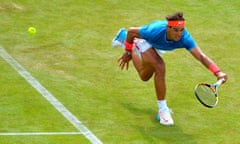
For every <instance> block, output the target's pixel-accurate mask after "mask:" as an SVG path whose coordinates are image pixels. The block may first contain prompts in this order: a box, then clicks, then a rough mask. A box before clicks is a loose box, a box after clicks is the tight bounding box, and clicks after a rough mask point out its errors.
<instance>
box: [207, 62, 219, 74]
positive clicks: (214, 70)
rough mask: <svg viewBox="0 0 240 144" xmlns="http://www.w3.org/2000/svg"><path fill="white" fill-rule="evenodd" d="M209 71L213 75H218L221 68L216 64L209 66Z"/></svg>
mask: <svg viewBox="0 0 240 144" xmlns="http://www.w3.org/2000/svg"><path fill="white" fill-rule="evenodd" d="M208 69H209V70H210V71H211V72H212V73H213V74H216V73H218V72H220V71H221V70H220V68H219V67H218V66H217V65H216V64H211V65H209V67H208Z"/></svg>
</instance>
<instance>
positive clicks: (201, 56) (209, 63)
mask: <svg viewBox="0 0 240 144" xmlns="http://www.w3.org/2000/svg"><path fill="white" fill-rule="evenodd" d="M190 53H191V54H192V55H193V56H194V57H195V58H196V59H197V60H198V61H200V62H201V63H202V64H203V65H204V66H205V67H206V68H208V69H209V70H210V71H211V72H212V73H213V74H214V75H215V76H216V77H217V79H221V78H224V80H225V81H224V82H226V81H227V74H226V73H224V72H222V71H221V70H220V68H219V67H218V66H217V65H216V63H215V62H214V61H213V60H212V59H210V58H209V57H208V56H207V55H206V54H205V53H204V52H203V51H202V50H201V49H200V47H199V46H196V47H195V48H193V49H191V50H190Z"/></svg>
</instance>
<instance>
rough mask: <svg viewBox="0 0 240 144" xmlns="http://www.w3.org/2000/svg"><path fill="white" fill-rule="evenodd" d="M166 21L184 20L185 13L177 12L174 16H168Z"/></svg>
mask: <svg viewBox="0 0 240 144" xmlns="http://www.w3.org/2000/svg"><path fill="white" fill-rule="evenodd" d="M166 19H167V20H168V21H172V20H184V18H183V13H182V12H176V13H174V14H171V15H168V16H166Z"/></svg>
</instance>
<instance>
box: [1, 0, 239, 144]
mask: <svg viewBox="0 0 240 144" xmlns="http://www.w3.org/2000/svg"><path fill="white" fill-rule="evenodd" d="M239 7H240V2H238V1H233V0H228V1H223V0H209V1H207V0H203V1H201V2H200V1H198V0H192V1H187V0H182V1H178V0H172V1H170V0H167V1H157V0H156V1H147V0H142V1H135V0H132V1H125V0H124V1H118V0H116V1H111V0H105V1H98V0H95V1H83V0H81V1H74V0H68V1H63V0H53V1H49V2H47V1H32V0H11V1H9V0H2V1H1V4H0V17H1V21H0V32H1V35H0V44H1V45H2V46H3V47H4V48H5V49H6V50H7V51H8V52H9V53H10V54H11V55H12V56H13V57H14V58H15V59H17V60H18V61H19V63H21V64H22V65H23V66H24V67H25V68H26V69H27V70H28V71H29V72H30V73H31V74H32V75H33V76H34V77H35V78H36V79H38V80H39V81H40V82H41V83H42V84H43V85H44V86H45V87H46V88H47V89H48V90H49V91H50V92H51V93H52V94H53V95H54V96H55V97H56V98H57V99H59V101H61V103H63V104H64V105H65V106H66V107H67V109H69V110H70V111H71V112H72V113H73V114H74V115H75V116H76V117H77V118H78V119H80V120H81V121H82V122H83V124H84V125H85V126H87V127H88V128H89V129H90V130H91V131H92V132H93V133H94V134H95V135H96V136H97V137H98V138H99V139H100V140H101V141H102V142H103V143H112V144H116V143H131V144H134V143H137V144H139V143H142V144H148V143H151V144H153V143H156V144H158V143H161V144H164V143H166V144H168V143H179V144H182V143H184V144H188V143H189V144H202V143H211V144H224V143H234V144H237V143H239V142H240V140H239V133H240V130H239V129H238V128H239V127H240V124H239V122H238V120H239V119H240V115H239V114H238V110H239V108H240V107H239V104H240V102H239V101H238V95H239V93H240V90H239V85H238V84H239V82H238V81H240V80H239V76H238V74H239V68H238V66H239V64H240V62H239V57H240V53H239V52H238V43H239V40H238V38H239V36H240V32H239V27H240V20H239V12H240V10H239ZM175 11H183V12H184V15H185V18H186V20H187V28H188V30H189V31H190V32H191V34H192V35H193V37H194V38H195V40H196V41H197V43H198V44H199V45H200V47H201V48H202V49H203V51H204V52H205V53H206V54H207V55H208V56H210V57H211V58H212V59H213V60H215V61H216V63H217V64H218V65H219V66H220V67H221V69H222V70H223V71H224V72H226V73H227V74H228V75H229V81H228V82H227V83H226V84H225V85H223V86H222V87H221V88H220V89H219V90H220V91H219V94H220V98H219V99H220V101H219V105H218V106H217V108H215V109H207V108H204V107H203V106H201V105H200V104H199V103H198V101H197V100H196V99H195V97H194V95H193V88H194V86H195V84H196V83H198V82H201V81H206V82H214V81H215V80H216V79H215V77H214V76H213V75H212V74H211V73H210V72H209V71H208V70H207V69H206V68H204V67H203V66H202V65H201V64H199V63H198V62H196V61H195V60H194V58H193V57H192V56H191V55H190V54H189V53H188V52H187V51H185V50H176V51H173V52H169V53H166V54H165V55H164V56H163V57H164V60H165V62H166V65H167V88H168V91H167V98H168V104H169V106H170V107H171V108H172V109H173V111H174V115H173V117H174V120H175V126H172V127H164V126H161V125H160V124H159V123H158V122H157V121H156V120H155V116H156V112H157V105H156V96H155V93H154V87H153V81H152V80H150V81H149V82H141V80H140V79H139V78H138V75H137V73H136V71H135V70H134V68H133V66H132V65H131V66H130V69H129V71H121V70H120V69H119V68H118V64H117V58H118V56H119V55H120V54H121V52H122V51H121V50H120V49H114V50H112V49H111V40H112V37H113V36H114V35H115V33H116V32H117V30H118V29H119V28H120V27H129V26H139V25H143V24H146V23H149V22H150V21H152V20H155V19H164V17H165V16H166V15H167V14H170V13H173V12H175ZM30 26H34V27H36V29H37V34H35V35H29V34H28V33H27V29H28V27H30ZM0 66H1V72H0V78H1V79H0V82H1V85H0V90H1V92H0V106H1V109H0V119H1V121H2V122H1V124H0V132H29V131H30V132H31V131H33V132H43V131H46V132H49V131H56V132H63V131H77V130H76V129H75V128H74V127H73V126H72V125H71V124H70V123H69V122H68V121H67V120H66V119H65V118H64V117H62V116H61V114H60V113H59V112H58V111H56V110H55V109H54V108H53V107H52V106H51V105H50V104H49V103H48V102H47V101H46V100H45V99H44V98H43V97H42V96H41V95H40V94H38V93H37V91H36V90H35V89H33V88H32V87H31V86H30V85H29V84H28V83H27V82H26V81H25V80H24V79H23V78H21V77H20V75H19V74H18V73H17V72H16V71H14V70H13V69H12V68H11V67H10V66H9V65H8V64H7V63H6V62H5V61H4V60H3V59H1V58H0ZM0 137H1V138H0V143H5V144H15V143H18V144H19V143H20V144H21V143H23V144H25V143H28V144H35V143H36V144H46V143H48V144H56V143H64V144H73V143H74V144H77V143H81V144H82V143H89V141H88V140H87V139H86V138H84V136H83V135H65V136H0Z"/></svg>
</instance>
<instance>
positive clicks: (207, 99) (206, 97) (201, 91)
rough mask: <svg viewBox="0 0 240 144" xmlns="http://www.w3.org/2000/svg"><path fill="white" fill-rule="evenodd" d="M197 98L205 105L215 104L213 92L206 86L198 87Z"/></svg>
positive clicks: (215, 99)
mask: <svg viewBox="0 0 240 144" xmlns="http://www.w3.org/2000/svg"><path fill="white" fill-rule="evenodd" d="M196 93H197V96H198V98H199V99H200V100H201V101H202V102H203V103H204V104H206V105H209V106H214V105H215V104H216V102H217V97H216V96H215V90H214V88H212V87H209V86H207V85H199V86H198V87H197V89H196Z"/></svg>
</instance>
